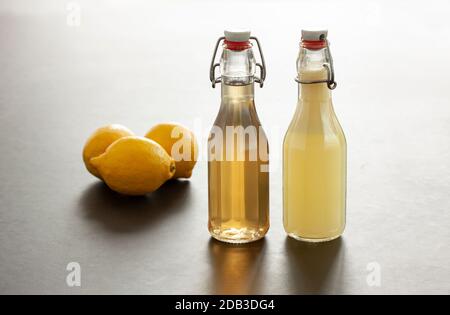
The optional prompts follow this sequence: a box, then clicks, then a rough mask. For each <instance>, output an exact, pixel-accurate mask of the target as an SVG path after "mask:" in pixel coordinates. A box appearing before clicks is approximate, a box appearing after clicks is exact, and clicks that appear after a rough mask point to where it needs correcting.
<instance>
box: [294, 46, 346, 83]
mask: <svg viewBox="0 0 450 315" xmlns="http://www.w3.org/2000/svg"><path fill="white" fill-rule="evenodd" d="M327 48H328V49H327V50H326V59H327V60H328V63H324V64H323V66H324V68H326V69H327V73H328V79H327V80H317V81H315V80H311V81H300V80H299V78H298V76H297V77H296V78H295V81H296V82H297V83H301V84H316V83H326V84H327V86H328V88H329V89H330V90H334V89H335V88H336V87H337V83H336V81H334V66H333V57H331V52H330V45H329V44H328V41H327Z"/></svg>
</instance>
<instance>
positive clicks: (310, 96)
mask: <svg viewBox="0 0 450 315" xmlns="http://www.w3.org/2000/svg"><path fill="white" fill-rule="evenodd" d="M298 99H299V101H302V100H303V101H306V102H308V103H313V102H320V103H326V102H331V91H330V89H329V88H328V86H327V84H326V83H314V84H302V83H299V84H298Z"/></svg>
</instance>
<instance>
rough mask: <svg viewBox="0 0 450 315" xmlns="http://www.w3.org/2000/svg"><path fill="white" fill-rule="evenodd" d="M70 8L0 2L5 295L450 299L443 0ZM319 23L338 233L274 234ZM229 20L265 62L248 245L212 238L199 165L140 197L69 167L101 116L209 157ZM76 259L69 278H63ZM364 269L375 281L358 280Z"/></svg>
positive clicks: (449, 142)
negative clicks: (341, 194)
mask: <svg viewBox="0 0 450 315" xmlns="http://www.w3.org/2000/svg"><path fill="white" fill-rule="evenodd" d="M74 2H75V3H78V4H79V5H80V7H81V24H80V25H79V26H78V27H76V26H74V27H72V26H70V23H67V19H68V14H69V13H70V11H68V10H67V8H66V4H67V3H68V2H66V1H39V2H37V1H33V2H31V1H17V0H14V1H5V0H2V1H1V2H0V147H1V154H0V174H1V181H0V293H8V294H9V293H63V294H79V293H139V294H140V293H150V294H155V293H163V294H204V293H263V294H287V293H364V294H368V293H374V294H381V293H388V294H391V293H445V294H448V293H450V284H449V279H450V267H449V259H450V248H449V240H450V234H449V228H450V217H449V206H450V196H449V191H450V100H449V83H450V82H449V77H448V74H449V73H450V63H449V61H448V58H449V55H450V40H449V35H450V22H448V12H449V5H448V2H446V1H429V2H426V4H425V2H424V1H420V2H412V1H404V2H403V1H395V3H394V2H393V1H365V2H362V1H342V2H339V4H338V3H337V1H234V0H228V1H226V2H223V1H221V2H220V4H215V3H214V2H213V1H206V0H204V1H181V0H179V1H151V3H150V1H87V0H86V1H74ZM72 12H73V11H72ZM69 20H70V19H69ZM72 21H73V20H72ZM319 25H323V26H325V27H327V28H329V30H330V32H329V38H330V41H331V43H332V53H333V55H334V59H335V68H336V76H337V77H336V78H337V81H338V84H339V85H338V88H337V89H336V90H335V92H334V93H333V97H334V103H335V109H336V112H337V114H338V117H339V120H340V121H341V124H342V126H343V128H344V131H345V133H346V135H347V140H348V147H349V152H348V155H349V161H348V162H349V164H348V165H349V168H348V227H347V230H346V232H345V235H344V237H343V238H342V239H341V240H338V241H335V242H332V243H328V244H324V245H320V246H307V245H304V244H301V243H298V242H295V241H292V240H290V239H287V237H286V235H285V233H284V231H283V228H282V222H281V215H282V194H281V190H282V185H281V167H280V166H281V164H280V152H281V140H282V137H283V134H284V132H285V130H286V128H287V126H288V124H289V121H290V119H291V117H292V115H293V111H294V109H295V104H296V97H297V87H296V84H295V82H294V80H293V78H294V76H295V59H296V55H297V52H298V42H299V40H300V30H301V28H302V27H305V28H306V27H310V26H319ZM228 26H248V27H251V28H252V30H253V34H254V35H256V36H258V37H259V38H260V40H261V42H262V44H263V49H264V52H265V55H266V60H267V67H268V76H267V81H266V86H265V87H264V88H263V89H259V88H258V89H257V90H256V93H257V99H256V102H257V108H258V111H259V114H260V118H261V120H262V123H263V126H264V127H265V129H266V131H267V132H268V133H269V134H270V136H271V151H272V157H271V158H272V160H271V162H272V174H271V224H272V227H271V230H270V231H269V233H268V235H267V237H266V239H265V240H264V241H262V242H258V243H255V244H251V245H245V246H229V245H224V244H220V243H218V242H215V241H212V240H211V239H210V238H209V235H208V232H207V225H206V224H207V189H208V187H207V172H206V162H205V160H204V159H203V160H202V161H201V162H199V164H198V166H197V168H196V169H195V173H194V176H193V178H192V179H191V180H190V181H180V182H173V183H169V184H168V185H166V186H164V187H163V188H162V189H161V190H160V191H158V192H156V193H154V194H152V195H149V196H147V197H142V198H125V197H120V196H118V195H117V194H115V193H113V192H111V191H109V190H108V189H107V188H106V187H105V186H104V185H103V184H102V183H101V182H99V181H98V180H97V179H95V178H94V177H92V176H91V175H90V174H89V173H88V172H87V171H86V170H85V168H84V165H83V163H82V160H81V151H82V148H83V145H84V141H85V140H86V139H87V137H88V136H89V135H90V133H91V132H93V131H94V130H95V129H96V128H97V127H99V126H101V125H104V124H108V123H121V124H124V125H126V126H128V127H129V128H131V129H132V130H133V131H135V132H136V133H137V134H140V135H143V134H145V132H146V131H147V130H148V129H149V128H150V127H151V126H153V125H154V124H156V123H159V122H162V121H178V122H181V123H183V124H185V125H187V126H189V127H191V128H192V129H194V130H195V131H196V133H197V135H198V137H199V138H200V139H201V143H202V145H203V149H204V144H205V141H206V136H207V132H208V130H209V128H210V127H211V126H212V123H213V121H214V118H215V116H216V114H217V111H218V107H219V102H220V89H215V90H213V89H212V88H211V87H210V83H209V81H208V72H209V63H210V57H211V54H212V49H213V46H214V43H215V41H216V39H217V38H218V37H219V36H220V35H221V34H222V30H223V29H224V28H225V27H228ZM203 152H204V150H203ZM71 261H75V262H79V263H80V264H81V267H82V286H81V288H69V287H68V286H67V285H66V282H65V278H66V275H67V271H66V265H67V264H68V263H69V262H71ZM371 262H376V263H378V264H379V266H380V267H381V286H380V287H371V286H369V285H368V284H367V282H366V277H367V275H368V274H369V273H370V272H369V271H368V270H367V266H368V264H369V263H371Z"/></svg>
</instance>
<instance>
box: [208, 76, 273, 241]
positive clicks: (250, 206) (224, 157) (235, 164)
mask: <svg viewBox="0 0 450 315" xmlns="http://www.w3.org/2000/svg"><path fill="white" fill-rule="evenodd" d="M227 127H228V128H230V127H231V128H234V127H240V128H241V131H242V130H243V129H245V130H250V131H252V130H253V131H255V133H253V134H252V135H251V136H249V135H248V134H246V136H245V141H240V140H239V136H238V135H236V134H234V133H233V134H230V133H228V132H227ZM215 129H216V130H217V129H220V130H222V131H223V132H222V136H221V137H222V141H220V140H219V139H218V138H220V136H218V135H217V134H214V135H213V134H211V136H210V141H209V162H208V171H209V174H208V176H209V232H210V233H211V235H212V236H213V237H214V238H216V239H218V240H220V241H224V242H229V243H248V242H252V241H256V240H258V239H261V238H263V237H264V235H265V234H266V233H267V231H268V229H269V172H268V165H269V162H268V158H267V157H265V156H264V154H261V152H266V153H268V144H267V138H266V135H265V134H264V131H263V130H262V128H261V123H260V121H259V119H258V116H257V113H256V110H255V104H254V98H253V84H250V85H245V86H229V85H223V86H222V104H221V109H220V112H219V115H218V117H217V120H216V122H215ZM234 130H237V131H239V130H238V129H234ZM241 139H242V138H241ZM230 150H231V151H230ZM230 152H232V153H233V154H230Z"/></svg>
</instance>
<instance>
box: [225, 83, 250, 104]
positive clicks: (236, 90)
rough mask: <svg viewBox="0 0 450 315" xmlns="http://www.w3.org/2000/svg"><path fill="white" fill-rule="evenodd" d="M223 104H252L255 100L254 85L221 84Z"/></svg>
mask: <svg viewBox="0 0 450 315" xmlns="http://www.w3.org/2000/svg"><path fill="white" fill-rule="evenodd" d="M221 86H222V103H223V104H234V105H239V104H249V103H251V104H253V102H254V99H255V84H254V83H250V84H246V85H229V84H225V83H222V85H221Z"/></svg>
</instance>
